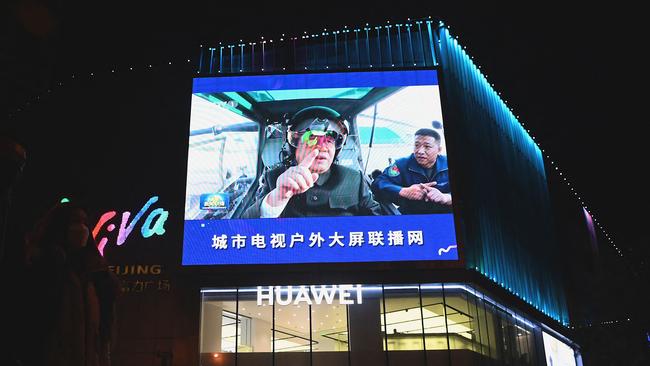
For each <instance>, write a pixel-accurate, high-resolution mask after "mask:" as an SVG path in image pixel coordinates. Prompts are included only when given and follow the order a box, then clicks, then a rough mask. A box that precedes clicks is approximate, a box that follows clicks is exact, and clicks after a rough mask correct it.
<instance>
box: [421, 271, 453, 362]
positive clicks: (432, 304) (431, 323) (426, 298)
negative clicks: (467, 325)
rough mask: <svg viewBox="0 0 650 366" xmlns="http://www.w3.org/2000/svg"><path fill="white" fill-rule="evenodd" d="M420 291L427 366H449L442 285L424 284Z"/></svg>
mask: <svg viewBox="0 0 650 366" xmlns="http://www.w3.org/2000/svg"><path fill="white" fill-rule="evenodd" d="M420 289H421V293H422V315H423V322H424V348H425V349H426V355H427V365H436V366H437V365H449V340H448V338H447V328H446V325H445V306H444V301H443V296H442V284H424V285H421V286H420Z"/></svg>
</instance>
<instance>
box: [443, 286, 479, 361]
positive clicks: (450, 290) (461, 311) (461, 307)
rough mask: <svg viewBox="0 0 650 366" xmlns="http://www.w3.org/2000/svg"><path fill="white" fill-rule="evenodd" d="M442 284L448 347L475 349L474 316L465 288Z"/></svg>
mask: <svg viewBox="0 0 650 366" xmlns="http://www.w3.org/2000/svg"><path fill="white" fill-rule="evenodd" d="M444 286H445V303H446V307H445V308H446V313H447V329H448V332H449V348H450V349H468V350H472V351H475V350H476V349H475V346H474V343H475V342H476V331H475V327H476V324H475V317H474V316H472V315H471V314H470V306H469V298H468V293H467V292H466V290H465V289H466V288H465V287H460V286H457V285H447V284H445V285H444ZM452 361H453V360H452Z"/></svg>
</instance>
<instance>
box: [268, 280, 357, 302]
mask: <svg viewBox="0 0 650 366" xmlns="http://www.w3.org/2000/svg"><path fill="white" fill-rule="evenodd" d="M362 294H363V289H362V287H361V285H354V286H353V285H332V286H324V285H321V286H266V287H263V286H257V305H258V306H260V305H263V304H267V305H273V303H277V304H278V305H290V304H293V305H299V304H307V305H313V304H316V305H320V304H321V303H325V304H328V305H331V304H333V303H334V301H335V300H336V301H337V302H338V303H339V304H340V305H353V304H362V303H363V296H362ZM337 295H338V296H337Z"/></svg>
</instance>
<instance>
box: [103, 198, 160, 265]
mask: <svg viewBox="0 0 650 366" xmlns="http://www.w3.org/2000/svg"><path fill="white" fill-rule="evenodd" d="M157 201H158V196H153V197H151V198H149V200H148V201H147V203H145V204H144V206H142V208H141V209H140V211H138V213H137V214H136V215H135V217H133V220H131V222H129V217H131V212H129V211H124V212H123V213H122V220H121V221H120V227H119V230H118V231H117V240H116V244H117V245H122V244H124V242H126V239H127V238H128V237H129V235H131V232H132V231H133V229H134V228H135V226H136V225H137V224H138V222H140V219H141V218H142V216H144V214H145V213H146V212H147V211H148V210H149V208H150V207H151V205H153V204H154V203H156V202H157ZM116 215H117V212H116V211H108V212H106V213H104V214H103V215H101V216H100V217H99V220H98V221H97V224H96V225H95V228H94V229H93V238H95V240H97V236H98V235H99V232H100V230H101V229H102V228H104V227H106V232H108V233H110V232H113V231H114V230H115V228H116V226H115V224H112V223H110V224H108V225H106V224H107V223H108V222H109V221H110V220H111V219H113V218H114V217H115V216H116ZM167 217H169V211H167V210H165V209H163V208H156V209H155V210H152V211H151V212H149V215H148V216H147V218H146V219H145V220H144V223H142V226H141V227H140V233H141V234H142V237H143V238H145V239H146V238H150V237H151V236H153V235H154V234H156V235H163V234H164V233H165V222H166V221H167ZM105 225H106V226H105ZM107 243H108V237H106V236H104V237H102V238H101V240H99V242H98V243H97V249H99V253H101V255H102V256H103V255H104V248H105V247H106V244H107Z"/></svg>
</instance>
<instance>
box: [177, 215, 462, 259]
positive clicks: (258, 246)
mask: <svg viewBox="0 0 650 366" xmlns="http://www.w3.org/2000/svg"><path fill="white" fill-rule="evenodd" d="M183 239H184V248H183V262H182V264H183V265H236V264H289V263H292V264H297V263H344V262H389V261H390V262H392V261H422V260H457V259H458V250H457V247H456V234H455V230H454V218H453V214H431V215H408V216H407V215H405V216H399V215H398V216H376V217H361V216H359V217H358V216H345V217H319V218H317V219H316V218H279V219H237V220H187V221H185V230H184V238H183Z"/></svg>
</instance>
